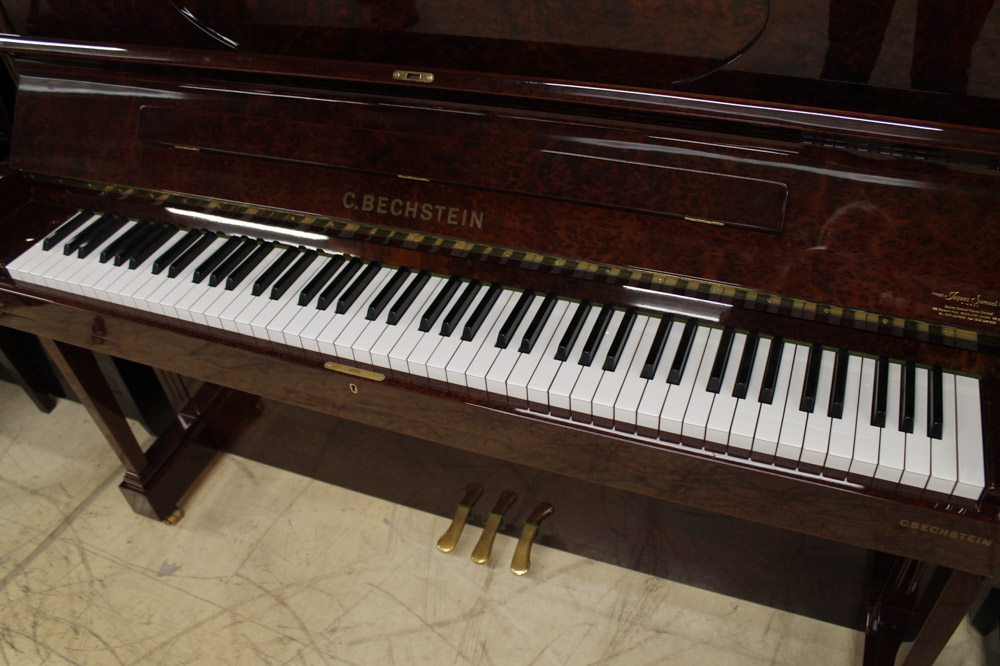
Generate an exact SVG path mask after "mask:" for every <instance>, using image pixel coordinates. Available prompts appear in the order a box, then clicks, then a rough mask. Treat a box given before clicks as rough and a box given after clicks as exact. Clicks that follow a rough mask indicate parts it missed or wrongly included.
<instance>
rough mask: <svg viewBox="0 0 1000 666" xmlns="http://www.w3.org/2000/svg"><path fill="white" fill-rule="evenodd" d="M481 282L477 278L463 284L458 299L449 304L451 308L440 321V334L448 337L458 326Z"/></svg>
mask: <svg viewBox="0 0 1000 666" xmlns="http://www.w3.org/2000/svg"><path fill="white" fill-rule="evenodd" d="M481 286H482V284H481V283H480V282H479V280H472V281H471V282H469V284H467V285H466V286H465V289H464V290H463V291H462V293H461V295H460V296H459V297H458V300H457V301H455V304H454V305H452V306H451V310H449V311H448V314H447V315H445V318H444V320H443V321H442V322H441V335H443V336H445V337H448V336H450V335H451V334H452V331H454V330H455V329H456V328H458V322H459V321H460V320H461V319H462V317H463V316H464V315H465V312H466V311H467V310H468V309H469V306H470V305H472V301H473V299H475V298H476V294H477V293H479V288H480V287H481Z"/></svg>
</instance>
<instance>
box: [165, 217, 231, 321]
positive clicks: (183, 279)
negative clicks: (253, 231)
mask: <svg viewBox="0 0 1000 666" xmlns="http://www.w3.org/2000/svg"><path fill="white" fill-rule="evenodd" d="M227 240H229V239H228V238H225V237H222V236H220V237H218V238H215V239H213V240H212V242H211V243H210V244H209V246H208V247H206V248H205V249H204V250H202V252H201V253H200V254H199V255H198V256H197V257H195V259H194V261H192V262H191V263H190V264H188V265H187V266H186V267H185V268H184V270H182V271H181V272H179V273H178V274H177V275H176V276H175V277H173V278H168V281H167V282H166V283H165V284H164V287H165V289H164V291H165V292H166V293H163V294H160V293H154V294H153V300H154V302H155V303H156V304H157V306H158V308H159V311H160V314H163V315H166V316H167V317H171V318H174V319H182V318H184V317H182V315H181V314H180V313H179V312H178V305H180V303H181V301H182V299H183V300H184V302H185V303H186V302H188V301H189V300H190V301H191V302H193V299H194V298H196V296H197V295H200V294H201V291H200V289H198V290H194V291H192V290H193V289H194V288H195V287H200V286H201V285H197V284H195V283H194V282H193V277H194V272H195V270H196V269H197V268H198V266H199V265H200V264H201V263H202V262H203V261H205V259H206V258H208V257H210V256H211V255H212V253H214V252H215V251H216V250H218V249H219V248H220V247H222V246H223V245H224V244H225V243H226V241H227ZM206 279H207V278H206ZM202 283H204V280H203V281H202Z"/></svg>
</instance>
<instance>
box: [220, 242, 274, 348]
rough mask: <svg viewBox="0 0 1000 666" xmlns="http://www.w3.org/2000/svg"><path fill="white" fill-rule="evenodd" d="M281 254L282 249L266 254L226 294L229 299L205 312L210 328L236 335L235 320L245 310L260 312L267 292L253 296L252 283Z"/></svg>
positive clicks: (265, 301) (265, 302)
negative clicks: (213, 327)
mask: <svg viewBox="0 0 1000 666" xmlns="http://www.w3.org/2000/svg"><path fill="white" fill-rule="evenodd" d="M281 252H283V249H282V248H275V249H274V250H271V252H269V253H268V254H267V256H266V257H264V259H263V260H262V261H261V262H260V263H258V264H257V266H255V267H254V269H253V270H252V271H250V273H249V274H247V276H246V277H245V278H243V281H242V282H240V283H239V284H238V285H237V286H236V287H235V288H234V289H233V290H232V291H229V292H227V293H229V294H231V296H230V297H229V298H227V299H226V300H225V301H220V302H218V303H216V304H214V305H213V307H212V308H210V309H209V310H207V311H206V312H205V318H206V319H208V320H209V325H210V326H216V327H218V328H221V329H222V330H224V331H230V332H232V333H237V332H238V331H239V328H238V327H237V326H236V320H237V319H239V317H240V315H241V314H242V312H243V311H244V310H246V309H248V308H249V309H251V310H252V311H253V312H255V313H256V312H260V310H261V309H262V308H263V307H264V305H266V304H267V300H268V299H267V292H266V291H265V292H263V293H261V294H258V295H257V296H254V295H253V283H254V282H256V281H257V279H258V278H259V277H260V276H261V275H263V274H264V272H265V271H267V269H268V268H270V266H271V264H272V263H273V262H274V261H275V260H276V258H277V257H278V255H280V254H281Z"/></svg>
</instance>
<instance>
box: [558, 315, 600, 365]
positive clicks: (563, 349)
mask: <svg viewBox="0 0 1000 666" xmlns="http://www.w3.org/2000/svg"><path fill="white" fill-rule="evenodd" d="M590 308H591V305H590V302H589V301H581V302H580V305H579V307H577V308H576V312H574V313H573V318H572V319H570V320H569V327H568V328H567V329H566V332H565V333H563V336H562V340H560V341H559V348H558V349H556V360H557V361H565V360H566V359H568V358H569V353H570V351H571V350H572V349H573V345H575V344H576V339H577V338H578V337H580V330H581V329H582V328H583V323H584V322H585V321H586V320H587V315H588V314H590Z"/></svg>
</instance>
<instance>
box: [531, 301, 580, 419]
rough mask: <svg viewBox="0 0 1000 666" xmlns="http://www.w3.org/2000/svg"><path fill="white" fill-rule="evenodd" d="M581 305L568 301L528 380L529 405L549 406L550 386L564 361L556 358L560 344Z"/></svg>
mask: <svg viewBox="0 0 1000 666" xmlns="http://www.w3.org/2000/svg"><path fill="white" fill-rule="evenodd" d="M580 307H582V303H575V302H569V303H567V305H566V311H565V312H564V313H563V316H562V320H561V321H560V322H559V326H558V327H557V328H556V330H555V332H554V333H553V335H552V338H551V339H550V340H549V344H548V345H546V347H545V351H544V352H542V356H541V358H540V359H539V360H538V365H537V367H536V368H535V370H534V372H532V373H531V378H530V379H529V380H528V386H527V387H526V392H527V395H528V404H529V405H534V406H535V407H536V408H538V407H545V408H546V409H547V408H548V407H549V388H550V387H551V386H552V381H553V380H554V379H555V377H556V375H557V374H558V373H559V368H561V367H562V365H563V362H562V361H559V360H557V359H556V354H557V353H558V351H559V345H560V344H561V343H562V339H563V336H565V335H566V331H567V330H568V329H569V325H570V324H571V323H572V321H573V316H574V315H575V314H576V312H577V310H578V309H579V308H580Z"/></svg>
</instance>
